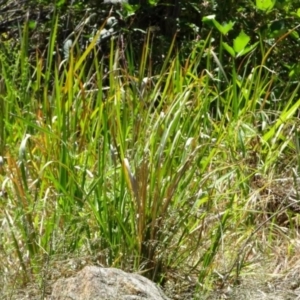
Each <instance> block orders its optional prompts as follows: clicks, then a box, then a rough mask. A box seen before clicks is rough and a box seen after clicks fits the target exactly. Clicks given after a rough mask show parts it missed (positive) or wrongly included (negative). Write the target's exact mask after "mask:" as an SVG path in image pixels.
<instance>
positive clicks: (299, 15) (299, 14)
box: [297, 8, 300, 18]
mask: <svg viewBox="0 0 300 300" xmlns="http://www.w3.org/2000/svg"><path fill="white" fill-rule="evenodd" d="M297 16H298V17H299V18H300V8H298V9H297Z"/></svg>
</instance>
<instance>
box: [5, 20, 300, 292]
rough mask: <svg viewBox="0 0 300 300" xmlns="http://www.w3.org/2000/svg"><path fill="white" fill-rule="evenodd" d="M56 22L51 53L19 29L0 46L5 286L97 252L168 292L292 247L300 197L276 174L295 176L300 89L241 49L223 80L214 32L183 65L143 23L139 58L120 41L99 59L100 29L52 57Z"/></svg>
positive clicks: (226, 275) (225, 277)
mask: <svg viewBox="0 0 300 300" xmlns="http://www.w3.org/2000/svg"><path fill="white" fill-rule="evenodd" d="M53 29H54V30H53V31H52V35H51V37H50V41H49V48H48V53H47V55H40V54H39V53H38V52H37V54H36V58H35V59H34V60H31V61H30V60H28V59H27V52H26V48H27V46H26V45H27V43H28V37H27V36H28V34H27V31H26V30H28V29H26V26H25V27H24V33H23V37H24V38H23V40H22V43H21V46H20V49H19V50H18V51H15V52H14V53H13V55H14V59H13V60H10V58H9V57H7V56H5V55H4V53H5V51H6V50H7V49H6V48H5V47H7V46H8V45H5V44H3V45H1V49H0V68H1V74H2V78H1V82H0V83H1V86H0V87H1V96H0V107H1V111H0V114H1V116H0V117H1V118H0V122H1V127H0V130H1V132H0V147H1V149H0V151H1V152H0V155H1V161H0V162H1V165H0V171H1V174H0V178H1V182H2V192H1V202H0V220H1V224H2V231H1V235H0V240H1V254H0V261H1V267H0V273H1V275H2V276H1V278H2V279H1V281H2V285H3V286H5V287H6V288H5V289H4V291H3V293H4V294H3V295H4V296H11V297H12V296H13V293H14V286H17V287H20V288H22V287H25V286H26V285H27V286H28V285H29V284H31V283H33V282H34V283H36V286H37V287H38V293H40V294H44V296H45V295H47V293H49V292H50V290H51V289H50V288H49V282H51V280H54V279H55V278H56V277H57V276H59V275H57V276H56V275H55V274H56V273H55V272H56V271H57V269H59V272H60V273H63V272H64V270H62V269H64V268H65V269H67V270H68V272H71V271H72V270H73V269H74V268H75V269H76V268H77V267H78V268H79V267H80V265H81V264H87V263H98V264H101V265H105V266H115V267H120V268H124V269H127V270H134V271H139V272H141V273H142V274H144V275H145V276H147V277H149V278H151V279H153V280H155V281H156V282H158V283H160V284H162V285H164V286H168V284H171V286H172V289H173V292H174V293H180V292H182V291H183V290H184V287H180V288H179V289H178V290H176V289H175V287H176V285H175V283H176V281H183V282H184V281H185V280H182V279H180V280H178V278H188V279H189V280H191V282H192V283H190V286H191V285H192V284H193V285H194V287H195V288H194V291H193V292H192V294H193V295H194V296H195V297H196V295H197V290H201V293H204V291H209V290H211V289H212V287H213V286H214V285H215V284H216V282H218V284H219V285H220V286H224V285H225V284H227V283H228V282H233V281H237V280H238V279H239V278H240V275H241V274H242V273H243V272H245V273H247V271H249V270H250V271H249V272H252V268H253V266H255V265H256V264H257V263H258V261H259V259H260V258H261V257H267V258H269V257H271V256H272V255H274V254H272V251H271V250H270V249H273V248H276V247H278V243H279V240H280V241H281V243H284V244H286V245H289V254H287V255H291V253H292V252H293V250H292V249H291V248H293V246H292V244H291V240H292V239H293V237H294V236H295V235H297V233H296V228H297V226H298V225H297V224H298V223H297V222H298V219H297V217H295V214H294V212H295V210H294V212H293V210H291V211H288V212H287V207H291V206H292V205H291V202H290V201H293V205H294V206H295V207H296V206H297V192H296V189H295V193H294V196H293V197H294V198H291V197H290V196H280V195H279V196H278V193H279V194H280V193H282V192H284V189H280V188H279V187H278V186H276V185H275V186H274V184H273V182H274V180H275V179H276V180H279V179H280V178H281V179H282V178H285V181H284V182H285V184H287V186H288V187H289V188H290V189H291V188H294V187H295V186H296V183H297V178H296V177H297V174H298V173H297V172H298V168H297V166H298V164H299V161H298V149H299V147H298V134H297V125H298V119H297V118H296V117H294V115H295V113H296V111H297V110H298V107H299V104H300V102H299V100H298V99H297V90H298V87H299V86H298V87H297V89H296V90H295V91H291V92H289V91H288V90H285V91H283V92H282V94H281V95H280V96H279V98H278V99H274V98H272V97H275V96H274V95H273V94H272V92H271V91H272V90H273V89H275V88H276V82H275V80H274V74H273V72H272V71H271V70H270V69H269V68H267V66H265V65H258V66H255V67H254V68H252V69H251V70H249V71H250V72H247V70H248V69H247V68H248V67H247V66H248V64H247V62H246V64H245V65H243V66H245V68H244V72H243V74H242V76H240V75H239V68H240V69H243V66H242V65H241V66H239V68H236V65H235V64H236V62H234V63H233V66H232V68H233V70H234V71H233V72H232V74H231V75H232V77H231V78H230V76H231V75H230V74H227V75H226V77H227V78H226V81H224V82H221V84H220V80H221V79H220V78H221V77H222V76H220V73H218V72H215V69H214V67H215V66H217V67H221V65H220V64H219V63H220V62H219V61H218V63H216V60H215V57H216V55H215V54H214V55H210V53H212V50H210V47H209V42H210V37H208V38H207V40H206V41H204V42H203V41H202V42H199V44H198V45H197V47H195V50H194V51H193V52H192V53H191V55H190V57H189V58H188V59H186V60H185V61H184V63H182V60H181V56H180V53H179V54H177V55H175V56H172V55H171V53H172V51H171V50H172V46H171V50H170V52H169V54H168V55H167V59H166V62H165V64H164V65H163V66H162V67H161V69H160V70H157V69H153V68H152V67H153V66H152V57H151V55H152V53H151V51H148V50H149V49H151V46H152V45H151V36H150V35H151V33H149V34H148V37H147V38H146V39H145V44H144V48H143V54H142V56H141V57H142V61H141V62H140V64H139V65H140V68H139V70H138V71H136V67H135V62H134V61H133V60H132V59H131V57H132V56H131V52H130V51H131V50H130V49H131V48H130V47H127V48H126V49H122V48H120V47H119V44H118V41H117V40H112V41H111V45H110V53H109V56H108V58H107V57H102V58H99V56H98V55H97V53H96V50H95V42H96V40H97V37H95V38H94V40H93V41H92V42H91V44H90V46H88V47H87V48H86V50H84V51H83V52H82V53H77V54H75V53H74V52H73V48H72V49H71V52H70V55H69V59H68V61H65V62H60V61H59V58H53V57H52V54H53V50H54V46H55V40H56V30H57V19H56V21H55V22H54V25H53ZM90 55H93V57H94V58H93V60H92V63H90V62H88V57H90ZM268 55H269V53H268ZM250 59H251V55H249V60H250ZM11 61H14V63H13V64H11ZM203 61H204V62H205V63H206V65H207V67H208V68H207V69H204V70H202V71H201V72H199V66H200V64H202V63H203ZM246 61H247V59H246ZM264 61H266V57H265V58H264ZM249 65H250V64H249ZM235 68H236V69H235ZM152 70H153V71H152ZM224 83H225V87H224V89H220V88H222V86H224ZM279 99H283V102H282V101H281V102H279ZM283 165H285V169H284V170H283V169H282V166H283ZM293 170H294V175H295V178H294V179H293V178H292V174H293V173H292V171H293ZM274 195H277V196H278V197H279V199H286V201H287V202H285V204H283V206H282V205H281V206H280V205H279V204H278V201H277V200H276V199H275V200H274V199H273V198H272V197H273V196H274ZM278 197H277V198H278ZM271 198H272V199H273V200H274V201H273V202H274V203H273V202H271V200H270V199H271ZM275 198H276V197H275ZM291 199H292V200H291ZM276 201H277V202H276ZM279 202H280V201H279ZM282 213H285V220H284V221H280V219H279V218H277V217H279V216H280V215H282ZM280 222H283V223H280ZM283 227H285V228H290V229H292V230H291V231H290V232H289V234H288V235H285V234H284V235H283V234H282V230H283V229H282V228H283ZM279 232H281V233H279ZM284 232H285V231H284ZM67 258H68V260H67V261H72V262H71V263H70V265H68V264H65V263H63V264H64V265H65V266H64V267H60V268H57V266H55V265H56V264H57V262H64V261H65V260H66V259H67ZM71 258H72V259H74V261H76V260H79V259H82V261H83V262H82V261H81V262H80V263H74V261H73V260H71ZM60 273H59V274H60ZM186 280H187V279H186ZM231 280H232V281H231ZM173 284H174V285H173ZM196 287H197V288H196ZM188 297H191V295H189V296H188Z"/></svg>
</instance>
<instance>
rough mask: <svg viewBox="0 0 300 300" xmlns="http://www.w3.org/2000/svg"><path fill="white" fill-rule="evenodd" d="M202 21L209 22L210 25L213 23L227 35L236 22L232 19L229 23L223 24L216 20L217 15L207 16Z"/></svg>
mask: <svg viewBox="0 0 300 300" xmlns="http://www.w3.org/2000/svg"><path fill="white" fill-rule="evenodd" d="M202 22H203V23H206V24H209V25H213V26H214V27H215V28H216V29H218V30H219V32H221V33H222V34H223V35H226V34H227V33H228V32H229V31H230V30H232V29H233V26H234V23H235V22H232V21H230V22H229V23H225V24H223V25H222V24H220V23H219V22H218V21H217V20H216V15H209V16H206V17H204V18H202Z"/></svg>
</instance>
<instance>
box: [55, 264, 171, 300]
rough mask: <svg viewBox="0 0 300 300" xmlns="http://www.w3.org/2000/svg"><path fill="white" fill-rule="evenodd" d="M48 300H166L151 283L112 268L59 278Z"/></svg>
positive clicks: (139, 276)
mask: <svg viewBox="0 0 300 300" xmlns="http://www.w3.org/2000/svg"><path fill="white" fill-rule="evenodd" d="M50 299H51V300H64V299H68V300H144V299H149V300H169V298H168V297H167V296H165V295H164V293H163V292H162V291H161V289H160V288H159V287H158V286H156V285H155V284H154V283H153V282H152V281H151V280H149V279H147V278H145V277H143V276H141V275H139V274H135V273H126V272H124V271H122V270H119V269H115V268H101V267H97V266H86V267H84V268H83V269H82V270H81V271H79V272H78V273H77V274H75V276H74V277H70V278H60V279H59V280H58V281H57V282H56V283H55V284H54V285H53V289H52V295H51V298H50Z"/></svg>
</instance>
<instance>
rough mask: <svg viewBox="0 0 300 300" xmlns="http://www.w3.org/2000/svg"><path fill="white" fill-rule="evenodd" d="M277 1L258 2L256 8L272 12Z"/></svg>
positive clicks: (260, 0) (263, 0)
mask: <svg viewBox="0 0 300 300" xmlns="http://www.w3.org/2000/svg"><path fill="white" fill-rule="evenodd" d="M275 2H276V0H256V7H257V8H258V9H260V10H271V9H272V8H273V6H274V5H275Z"/></svg>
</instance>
